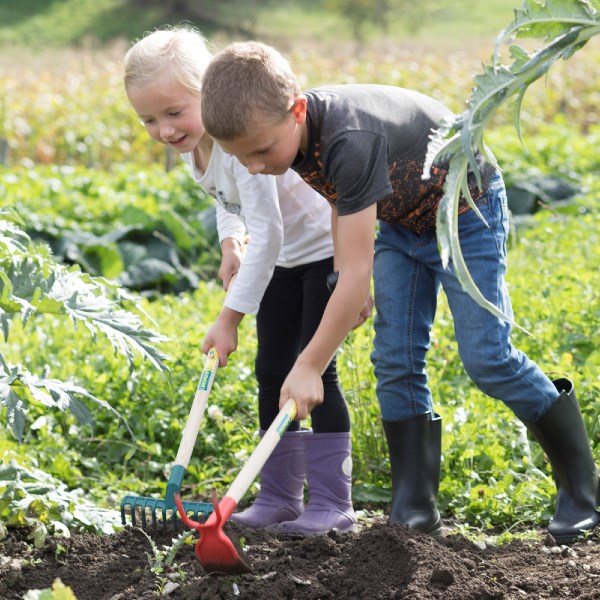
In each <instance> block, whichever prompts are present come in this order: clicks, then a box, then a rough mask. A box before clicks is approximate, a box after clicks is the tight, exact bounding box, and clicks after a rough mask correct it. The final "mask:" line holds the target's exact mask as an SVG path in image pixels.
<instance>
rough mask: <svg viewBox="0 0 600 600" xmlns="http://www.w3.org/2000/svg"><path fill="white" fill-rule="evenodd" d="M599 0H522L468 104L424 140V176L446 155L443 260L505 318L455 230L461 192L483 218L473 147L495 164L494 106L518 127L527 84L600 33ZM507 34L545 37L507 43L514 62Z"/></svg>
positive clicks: (441, 233) (440, 216) (440, 230)
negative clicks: (506, 58) (505, 53)
mask: <svg viewBox="0 0 600 600" xmlns="http://www.w3.org/2000/svg"><path fill="white" fill-rule="evenodd" d="M599 6H600V3H599V2H598V0H548V1H547V2H545V3H544V4H540V3H539V2H537V1H536V0H525V2H524V4H523V8H522V9H521V10H518V11H515V20H514V21H513V23H511V24H510V25H509V26H508V27H507V28H506V29H504V31H503V32H502V33H501V34H500V36H499V38H498V43H497V45H496V50H495V53H494V64H493V65H492V66H490V65H484V72H483V74H481V75H478V76H476V77H475V84H476V85H475V88H474V90H473V93H472V95H471V98H470V100H469V104H468V109H467V110H466V111H464V112H463V113H461V114H459V115H457V116H454V117H451V118H448V119H446V120H445V121H444V122H443V123H442V124H441V126H440V127H439V129H438V130H437V131H435V132H434V134H433V135H432V137H431V141H430V143H429V147H428V151H427V159H426V162H425V166H424V170H423V177H424V178H428V177H429V173H430V171H431V167H432V166H433V164H434V163H436V162H438V161H442V160H448V159H449V172H448V176H447V179H446V186H445V190H444V197H443V199H442V202H441V203H440V206H439V209H438V216H437V234H438V243H439V245H440V252H441V256H442V261H443V264H444V265H445V266H447V265H448V264H449V262H450V259H452V264H453V267H454V270H455V272H456V275H457V277H458V279H459V281H460V282H461V284H462V286H463V288H464V289H465V291H467V293H468V294H469V295H470V296H471V297H472V298H473V299H474V300H475V301H476V302H477V303H478V304H479V305H480V306H483V307H485V308H487V309H488V310H489V311H491V312H492V313H493V314H495V315H497V316H498V317H500V318H502V319H504V320H506V321H510V322H512V323H513V324H514V321H513V319H512V318H511V317H510V316H508V315H505V314H504V313H503V312H502V311H501V310H499V309H498V308H497V307H496V306H495V305H494V304H493V303H491V302H489V301H488V300H486V299H485V298H484V296H483V295H482V294H481V292H480V291H479V289H478V288H477V286H476V284H475V282H474V281H473V279H472V277H471V275H470V273H469V270H468V268H467V265H466V263H465V261H464V258H463V255H462V252H461V249H460V240H459V236H458V206H459V201H460V198H461V193H462V195H464V197H465V198H466V199H467V201H468V202H469V204H470V205H471V207H472V208H473V210H475V211H476V212H477V213H478V214H479V216H480V217H481V218H482V219H483V217H482V216H481V214H480V213H479V210H478V209H477V206H476V205H475V203H474V201H473V199H472V197H471V194H470V193H469V189H468V186H467V174H468V172H469V170H471V171H472V172H473V173H474V174H475V176H476V177H477V180H478V182H479V183H480V184H481V176H480V172H479V167H478V165H477V162H476V159H475V152H476V151H477V150H479V151H480V152H481V153H482V154H483V155H484V156H485V157H486V158H487V159H488V161H489V162H490V163H491V164H493V165H495V166H497V164H496V160H495V158H494V156H493V155H492V154H491V152H490V151H489V149H488V148H487V147H486V145H485V144H484V141H483V133H484V130H485V127H486V126H487V125H488V124H489V122H490V120H491V119H492V117H493V116H494V114H495V113H496V111H497V110H498V108H499V107H500V106H501V105H502V104H503V103H505V102H506V101H508V100H509V99H511V103H512V114H513V121H514V125H515V127H516V128H517V131H518V132H520V112H521V105H522V101H523V97H524V95H525V93H526V91H527V88H528V87H529V86H530V85H531V84H532V83H533V82H534V81H536V80H537V79H539V78H540V77H541V76H542V75H544V74H545V73H546V72H547V71H548V69H549V68H550V66H552V64H553V63H555V62H556V61H557V60H559V59H561V58H562V59H568V58H570V57H571V56H572V55H573V54H574V53H575V52H576V51H577V50H579V49H580V48H582V47H583V46H584V45H585V44H586V42H587V41H588V40H589V39H590V38H591V37H593V36H595V35H597V34H598V33H600V12H599V10H598V8H599ZM512 36H522V37H538V38H539V37H543V38H544V39H545V40H546V41H548V42H549V43H548V44H547V45H546V46H545V47H544V48H542V49H540V50H538V51H536V52H533V53H532V54H529V53H528V52H527V51H526V50H524V49H523V48H521V47H518V46H511V48H510V51H511V55H512V58H513V62H512V64H511V65H510V66H508V67H505V66H502V65H500V64H499V54H498V46H499V45H500V44H502V43H503V42H506V41H507V40H508V39H510V38H511V37H512Z"/></svg>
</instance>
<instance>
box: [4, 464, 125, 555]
mask: <svg viewBox="0 0 600 600" xmlns="http://www.w3.org/2000/svg"><path fill="white" fill-rule="evenodd" d="M0 519H1V520H2V522H4V523H5V524H6V526H7V527H28V528H29V529H30V534H29V538H30V539H31V540H32V542H33V544H34V545H35V547H36V548H41V547H43V546H44V545H45V543H46V540H47V538H48V536H50V535H63V536H65V537H69V535H70V531H80V532H83V531H88V532H95V533H112V532H113V531H115V529H116V528H119V527H120V515H119V514H118V513H117V512H116V511H111V510H107V509H101V508H99V507H97V506H96V505H95V504H92V503H91V502H89V500H87V499H86V497H85V496H84V494H83V493H82V490H79V491H69V490H68V489H67V487H66V486H65V484H64V483H62V482H60V481H57V480H56V479H54V478H53V477H51V476H50V475H48V474H47V473H44V472H43V471H41V470H40V469H36V468H33V467H31V468H26V467H23V466H21V465H19V464H18V463H17V462H16V461H15V460H14V459H10V460H8V461H6V462H4V461H3V463H2V464H0ZM56 552H57V555H58V554H60V552H61V551H60V550H59V546H57V548H56Z"/></svg>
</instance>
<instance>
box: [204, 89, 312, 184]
mask: <svg viewBox="0 0 600 600" xmlns="http://www.w3.org/2000/svg"><path fill="white" fill-rule="evenodd" d="M215 141H216V142H217V143H218V144H219V146H221V148H222V149H223V150H224V151H225V152H226V153H227V154H233V155H234V156H235V157H236V158H237V159H238V160H239V161H240V162H241V163H242V164H243V165H244V166H245V167H246V168H247V169H248V171H249V172H250V173H251V174H252V175H257V174H258V173H260V174H263V175H282V174H283V173H285V172H286V171H287V170H288V169H289V168H290V167H291V165H292V163H293V162H294V160H295V158H296V156H297V155H298V151H299V150H303V149H304V148H305V147H306V98H303V97H302V96H300V97H298V98H296V99H295V100H294V103H293V104H292V106H291V108H290V110H289V112H288V114H287V116H286V118H285V119H284V120H283V121H281V122H276V123H274V122H273V121H269V120H268V119H260V120H258V121H256V122H255V123H254V124H253V125H252V126H251V127H249V128H248V134H247V135H244V136H241V137H238V138H236V139H234V140H231V141H228V142H224V141H221V140H215Z"/></svg>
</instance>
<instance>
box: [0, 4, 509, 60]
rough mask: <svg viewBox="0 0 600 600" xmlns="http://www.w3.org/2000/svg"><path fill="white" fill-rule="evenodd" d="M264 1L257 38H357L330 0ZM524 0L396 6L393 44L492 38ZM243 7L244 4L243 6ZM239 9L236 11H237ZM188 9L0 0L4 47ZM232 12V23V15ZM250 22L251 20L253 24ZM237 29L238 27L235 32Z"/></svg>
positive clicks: (116, 34) (124, 29)
mask: <svg viewBox="0 0 600 600" xmlns="http://www.w3.org/2000/svg"><path fill="white" fill-rule="evenodd" d="M258 4H259V6H260V8H259V10H258V13H257V15H256V18H255V20H254V23H252V22H251V21H249V20H246V21H245V22H244V23H243V26H244V27H245V28H246V29H248V28H252V30H253V35H254V37H260V38H262V39H265V40H267V41H272V42H273V43H278V44H289V43H290V40H293V43H294V44H298V45H300V46H301V44H302V43H311V44H313V43H319V44H320V45H321V44H322V45H325V46H327V45H330V46H335V45H338V44H345V43H348V42H351V41H352V34H351V27H350V22H349V21H348V20H347V19H346V18H344V17H343V16H342V15H341V13H339V12H337V11H334V10H332V9H331V8H328V3H327V0H312V1H307V2H303V3H296V2H292V1H291V0H286V1H283V2H265V1H263V2H259V3H258ZM519 5H520V2H519V1H518V0H489V1H488V2H485V3H483V2H470V1H469V0H439V1H438V2H437V3H436V5H435V6H436V8H435V11H433V12H432V13H431V14H429V15H423V17H422V19H420V20H419V23H422V24H423V25H422V26H420V27H419V28H418V29H416V30H415V28H414V25H411V24H409V23H408V22H407V20H406V19H405V18H404V12H403V11H401V9H399V8H396V9H395V10H394V11H392V13H391V16H390V19H389V33H388V34H387V36H386V38H385V39H386V43H388V40H389V42H403V41H406V40H410V39H419V40H421V41H422V40H433V41H435V43H436V44H439V43H440V40H444V41H445V42H447V41H449V40H454V41H459V42H461V43H462V42H464V40H465V39H472V38H474V37H479V38H481V37H484V38H487V39H490V40H492V39H493V37H494V36H495V35H496V33H498V28H499V24H500V23H508V22H509V21H510V20H511V18H512V10H513V9H514V8H515V7H517V6H519ZM238 8H239V7H238ZM219 12H220V13H221V14H220V18H222V19H224V23H225V24H227V25H230V30H231V31H235V30H236V28H237V27H238V26H240V23H237V22H236V20H235V18H237V17H239V10H230V11H229V12H228V13H226V12H225V11H224V9H223V8H222V7H221V10H220V11H219ZM229 14H234V15H235V17H233V18H232V17H230V16H229ZM186 16H187V15H174V14H173V13H169V12H168V10H167V9H166V8H165V7H164V6H161V5H159V4H158V3H157V4H152V5H150V6H141V3H140V6H139V7H137V6H135V5H133V4H132V3H131V2H128V1H127V0H21V1H20V2H19V3H17V2H13V3H0V46H4V47H6V46H19V47H23V46H26V47H29V48H31V49H37V50H42V49H44V48H46V47H49V46H50V47H61V46H65V45H72V44H77V45H81V44H88V45H89V44H97V43H101V44H104V43H106V42H109V41H111V40H114V39H115V38H125V39H127V40H133V39H135V38H137V37H140V36H141V35H142V34H143V33H144V32H145V31H148V30H152V29H153V28H155V27H159V26H161V25H164V24H167V23H174V22H177V21H180V20H182V18H185V17H186ZM188 18H189V20H190V21H192V22H193V23H194V24H195V25H197V26H198V27H199V28H200V29H202V30H203V31H204V32H205V33H206V35H208V36H209V37H212V36H215V35H218V32H217V31H216V30H215V27H214V25H211V24H210V23H206V22H202V21H199V20H198V19H194V18H193V17H188ZM228 19H230V23H227V20H228ZM249 23H250V24H249ZM365 33H366V42H367V44H369V45H372V46H378V45H380V44H381V39H382V37H381V31H379V30H376V29H374V28H373V27H370V28H366V30H365ZM229 35H231V34H229Z"/></svg>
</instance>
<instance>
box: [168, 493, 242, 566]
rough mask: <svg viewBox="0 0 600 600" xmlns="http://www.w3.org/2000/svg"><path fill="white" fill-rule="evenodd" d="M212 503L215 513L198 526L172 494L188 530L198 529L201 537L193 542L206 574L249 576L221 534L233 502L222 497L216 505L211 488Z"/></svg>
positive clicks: (234, 549) (234, 551)
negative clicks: (242, 574) (245, 574)
mask: <svg viewBox="0 0 600 600" xmlns="http://www.w3.org/2000/svg"><path fill="white" fill-rule="evenodd" d="M212 502H213V507H214V512H213V513H212V514H211V515H210V516H209V518H208V519H207V521H206V523H198V522H197V521H192V520H191V519H190V518H189V517H188V516H187V514H186V513H185V511H184V509H183V504H182V502H181V498H180V496H179V494H178V493H176V494H175V504H176V505H177V510H178V512H179V516H180V517H181V520H182V521H183V522H184V524H185V525H186V526H187V527H189V528H190V529H197V530H198V533H199V534H200V537H199V539H198V542H197V543H196V556H197V557H198V560H199V561H200V563H201V564H202V566H203V567H204V569H205V570H206V572H207V573H223V574H225V575H238V574H241V573H251V572H252V569H251V568H250V567H249V566H248V564H247V563H246V562H245V561H244V560H243V559H242V558H241V557H240V555H239V552H238V550H237V549H236V547H235V545H234V544H233V543H232V541H231V540H230V539H229V538H228V537H227V536H226V535H225V532H224V531H223V525H224V524H225V523H226V521H227V519H228V518H229V517H230V516H231V513H232V512H233V510H234V509H235V507H236V502H235V500H233V499H232V498H230V497H229V496H225V497H224V498H223V500H221V503H220V504H219V502H218V499H217V492H216V490H215V489H214V488H213V490H212Z"/></svg>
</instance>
